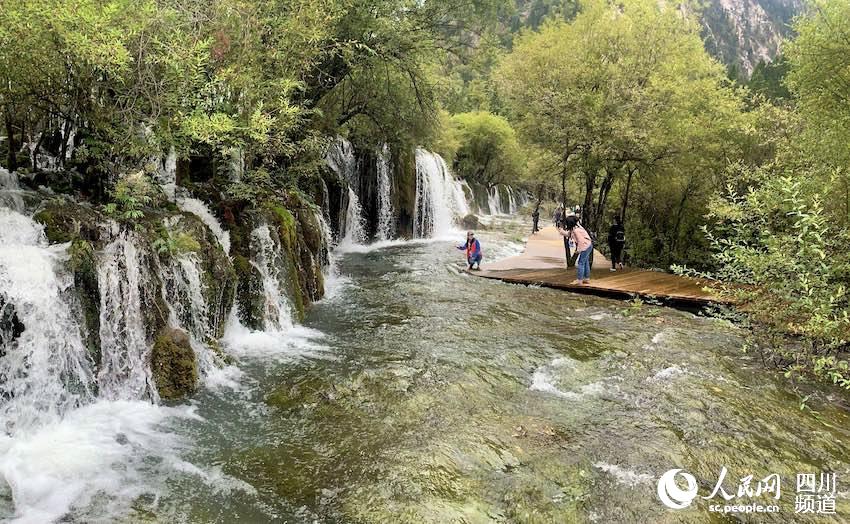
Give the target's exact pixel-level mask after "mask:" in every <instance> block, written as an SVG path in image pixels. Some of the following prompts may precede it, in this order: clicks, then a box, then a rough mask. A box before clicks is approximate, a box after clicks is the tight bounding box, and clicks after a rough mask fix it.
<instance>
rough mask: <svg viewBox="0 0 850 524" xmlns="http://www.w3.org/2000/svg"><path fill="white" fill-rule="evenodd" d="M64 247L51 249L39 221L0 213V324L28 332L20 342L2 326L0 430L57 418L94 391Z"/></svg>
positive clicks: (9, 430) (30, 426)
mask: <svg viewBox="0 0 850 524" xmlns="http://www.w3.org/2000/svg"><path fill="white" fill-rule="evenodd" d="M66 247H67V246H66V245H62V246H54V247H49V246H48V244H47V240H46V239H45V238H44V233H43V230H42V227H41V226H40V225H39V224H37V223H36V222H34V221H33V220H32V219H30V218H28V217H26V216H24V215H22V214H20V213H18V212H16V211H13V210H11V209H6V208H0V319H6V320H7V321H8V322H12V319H13V318H14V319H15V320H16V323H19V327H22V328H23V331H22V332H20V333H19V336H17V337H15V336H13V333H10V332H8V330H4V329H3V325H0V355H2V356H0V377H2V378H3V380H2V382H0V397H2V399H3V401H2V404H0V427H2V430H3V431H5V432H7V433H10V434H16V433H18V432H21V431H29V430H32V429H33V428H35V427H37V426H38V425H39V424H43V423H46V422H51V421H56V420H58V419H59V418H60V417H61V416H62V415H63V414H64V413H65V412H66V411H68V410H70V409H72V408H74V407H76V406H78V405H80V404H81V403H83V402H86V401H87V400H89V399H90V398H91V397H92V394H93V390H94V379H93V376H92V371H91V362H90V360H89V357H88V353H87V351H86V347H85V345H84V344H83V340H82V334H81V330H80V326H79V324H78V322H77V321H76V319H75V318H74V316H73V315H72V313H71V309H70V308H69V306H68V304H67V303H66V302H65V298H64V297H63V292H64V291H65V290H66V289H68V288H69V287H70V286H72V285H73V282H72V280H71V278H70V275H68V274H67V273H66V272H64V271H63V270H62V266H61V262H62V259H63V258H64V256H65V248H66ZM6 327H7V328H8V327H10V326H6ZM3 331H6V332H5V333H4V332H3Z"/></svg>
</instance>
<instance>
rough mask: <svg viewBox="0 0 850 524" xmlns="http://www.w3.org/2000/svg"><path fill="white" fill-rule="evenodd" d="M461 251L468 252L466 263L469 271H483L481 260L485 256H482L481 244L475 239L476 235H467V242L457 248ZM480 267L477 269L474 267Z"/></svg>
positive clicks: (469, 233) (471, 233) (470, 233)
mask: <svg viewBox="0 0 850 524" xmlns="http://www.w3.org/2000/svg"><path fill="white" fill-rule="evenodd" d="M457 248H458V249H460V250H461V251H466V263H467V264H469V269H470V270H473V269H476V270H477V269H481V259H482V258H483V256H482V255H481V243H480V242H478V239H477V238H475V233H473V232H472V231H470V232H468V233H467V234H466V242H464V243H463V244H461V245H459V246H457ZM476 264H477V265H478V267H477V268H474V267H472V266H474V265H476Z"/></svg>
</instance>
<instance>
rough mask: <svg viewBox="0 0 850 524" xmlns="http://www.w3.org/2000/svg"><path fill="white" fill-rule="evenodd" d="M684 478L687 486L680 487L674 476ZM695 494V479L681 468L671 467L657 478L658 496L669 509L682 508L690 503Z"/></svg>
mask: <svg viewBox="0 0 850 524" xmlns="http://www.w3.org/2000/svg"><path fill="white" fill-rule="evenodd" d="M677 475H681V476H682V478H683V479H685V483H686V484H687V488H685V489H682V488H680V487H679V485H678V484H677V483H676V476H677ZM696 496H697V479H696V478H694V476H693V475H691V474H690V473H687V472H684V471H682V470H681V469H671V470H670V471H668V472H667V473H665V474H663V475H661V478H660V479H658V498H659V499H661V502H662V503H663V504H664V505H665V506H667V507H668V508H670V509H684V508H687V507H688V506H690V505H691V502H693V500H694V499H695V498H696Z"/></svg>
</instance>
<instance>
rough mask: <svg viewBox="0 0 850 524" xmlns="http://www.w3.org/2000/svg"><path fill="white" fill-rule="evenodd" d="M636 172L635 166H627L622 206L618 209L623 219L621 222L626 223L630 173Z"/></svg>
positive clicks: (630, 185)
mask: <svg viewBox="0 0 850 524" xmlns="http://www.w3.org/2000/svg"><path fill="white" fill-rule="evenodd" d="M636 172H637V168H636V167H635V168H629V176H628V177H627V178H626V191H625V192H624V193H623V207H622V209H620V218H622V219H623V224H625V223H626V210H628V208H629V194H630V193H631V191H632V175H634V174H635V173H636Z"/></svg>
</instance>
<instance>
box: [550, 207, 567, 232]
mask: <svg viewBox="0 0 850 524" xmlns="http://www.w3.org/2000/svg"><path fill="white" fill-rule="evenodd" d="M563 220H564V206H558V207H557V209H555V212H554V213H553V214H552V222H554V223H555V227H561V226H562V225H563V223H562V221H563Z"/></svg>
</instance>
